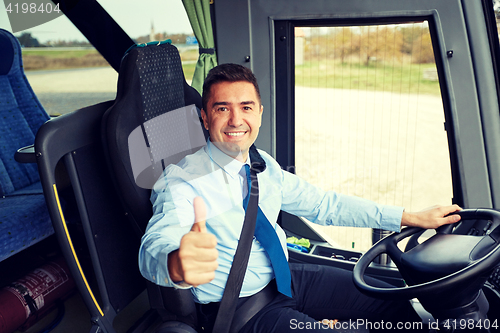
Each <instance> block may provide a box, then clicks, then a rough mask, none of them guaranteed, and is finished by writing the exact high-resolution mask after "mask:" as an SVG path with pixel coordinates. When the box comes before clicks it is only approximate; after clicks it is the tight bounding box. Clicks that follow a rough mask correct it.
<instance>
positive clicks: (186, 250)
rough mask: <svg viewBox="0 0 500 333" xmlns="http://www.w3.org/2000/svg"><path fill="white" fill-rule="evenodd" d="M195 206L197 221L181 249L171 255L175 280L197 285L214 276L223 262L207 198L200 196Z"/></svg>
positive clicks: (183, 240) (172, 272) (206, 281)
mask: <svg viewBox="0 0 500 333" xmlns="http://www.w3.org/2000/svg"><path fill="white" fill-rule="evenodd" d="M193 207H194V216H195V221H194V224H193V226H192V227H191V231H190V232H188V233H187V234H185V235H184V236H183V237H182V239H181V244H180V247H179V249H178V250H176V251H173V252H171V253H170V254H169V255H168V270H169V273H170V278H171V279H172V281H174V282H180V281H184V282H185V283H187V284H190V285H192V286H194V287H197V286H199V285H200V284H205V283H208V282H210V281H212V280H213V279H214V277H215V270H216V269H217V267H218V266H219V264H218V263H217V257H218V251H217V249H216V245H217V238H216V237H215V236H214V235H213V234H211V233H208V232H207V227H206V215H207V214H206V206H205V202H204V201H203V199H202V198H201V197H196V198H195V199H194V201H193Z"/></svg>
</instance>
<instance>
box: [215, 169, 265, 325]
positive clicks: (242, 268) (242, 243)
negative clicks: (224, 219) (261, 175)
mask: <svg viewBox="0 0 500 333" xmlns="http://www.w3.org/2000/svg"><path fill="white" fill-rule="evenodd" d="M250 179H251V180H252V183H251V184H252V186H250V192H249V193H248V195H249V200H248V207H247V210H246V213H245V220H244V222H243V228H242V229H241V235H240V240H239V242H238V246H237V247H236V253H235V255H234V258H233V265H232V266H231V269H230V271H229V276H228V278H227V282H226V287H225V289H224V294H223V295H222V300H221V303H220V307H219V311H218V312H217V317H216V319H215V324H214V328H213V332H217V333H228V332H229V329H230V327H231V323H232V322H233V317H234V313H235V310H236V305H237V303H238V299H239V296H240V291H241V286H242V285H243V278H244V277H245V273H246V270H247V265H248V259H249V257H250V249H251V248H252V242H253V235H254V232H255V223H256V221H257V209H258V204H259V185H258V181H257V173H256V171H255V170H254V169H253V168H250Z"/></svg>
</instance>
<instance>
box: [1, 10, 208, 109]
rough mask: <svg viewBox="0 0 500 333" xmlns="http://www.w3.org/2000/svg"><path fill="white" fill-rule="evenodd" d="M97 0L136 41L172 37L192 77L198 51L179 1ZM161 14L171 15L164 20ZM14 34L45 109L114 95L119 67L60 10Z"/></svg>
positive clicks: (75, 105) (69, 106) (4, 23)
mask: <svg viewBox="0 0 500 333" xmlns="http://www.w3.org/2000/svg"><path fill="white" fill-rule="evenodd" d="M99 4H100V5H101V6H102V7H103V8H104V9H105V10H106V11H107V12H108V14H109V15H111V17H113V19H114V20H115V21H116V22H117V23H118V24H119V25H120V26H121V27H122V29H123V30H124V31H125V32H126V33H127V34H128V35H129V36H130V37H131V38H132V39H133V40H134V41H135V42H136V43H147V42H150V41H156V40H165V39H171V40H172V43H173V44H174V45H175V46H177V48H178V49H179V53H180V55H181V59H182V61H183V69H184V74H185V77H186V81H187V82H188V83H190V82H191V80H192V77H193V73H194V69H195V66H196V60H197V59H198V55H199V51H198V45H197V41H196V39H195V38H194V34H193V32H192V29H191V26H190V23H189V20H188V18H187V14H186V12H185V10H184V7H183V5H182V3H181V2H178V3H177V2H175V3H173V2H172V3H171V2H168V3H167V2H164V1H159V0H155V1H148V3H147V4H145V3H139V2H135V1H130V0H124V1H120V2H116V1H113V0H99ZM123 8H127V10H126V11H124V10H123ZM165 14H173V15H174V16H175V19H172V20H165ZM0 18H1V19H0V22H1V23H0V27H2V28H4V29H7V30H9V31H12V30H11V27H10V25H9V24H8V22H9V21H8V20H9V19H8V17H7V14H6V13H5V12H3V13H0ZM15 36H16V37H17V38H18V40H19V41H20V43H21V45H22V55H23V62H24V69H25V73H26V76H27V78H28V81H29V82H30V85H31V86H32V88H33V91H34V92H35V94H36V95H37V97H38V98H39V100H40V102H41V103H42V105H43V106H44V108H45V110H46V111H47V113H48V114H49V115H51V116H58V115H61V114H64V113H68V112H71V111H74V110H77V109H79V108H82V107H86V106H89V105H93V104H97V103H100V102H103V101H108V100H113V99H114V98H115V96H116V89H117V80H118V73H117V72H116V71H115V70H114V69H113V68H112V67H111V66H110V65H109V64H108V63H107V61H106V60H105V59H104V58H103V57H102V56H101V55H100V53H99V52H98V50H96V49H95V48H94V47H93V46H92V45H91V44H90V43H89V42H88V41H87V39H86V38H85V36H84V35H82V34H81V33H80V32H79V30H78V29H77V28H76V27H75V26H74V25H73V24H72V23H71V21H70V20H69V19H68V18H67V17H66V16H65V15H62V16H60V17H58V18H56V19H54V20H52V21H49V22H46V23H43V24H41V25H39V26H35V27H33V28H30V29H28V30H24V31H20V32H16V33H15Z"/></svg>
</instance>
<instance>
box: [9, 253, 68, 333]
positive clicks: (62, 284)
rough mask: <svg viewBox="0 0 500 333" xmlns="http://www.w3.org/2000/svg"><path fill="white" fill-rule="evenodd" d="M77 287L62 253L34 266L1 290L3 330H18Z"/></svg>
mask: <svg viewBox="0 0 500 333" xmlns="http://www.w3.org/2000/svg"><path fill="white" fill-rule="evenodd" d="M74 288H75V282H74V281H73V279H72V277H71V275H70V273H69V268H68V266H67V265H66V262H65V261H64V259H63V258H62V257H60V258H58V259H55V260H53V261H50V262H48V263H46V264H45V265H43V266H41V267H39V268H36V269H34V270H33V271H31V272H30V273H28V274H27V275H26V276H24V277H22V278H20V279H19V280H17V281H15V282H13V283H11V284H10V285H9V286H7V287H5V288H3V289H2V290H0V333H11V332H13V331H15V330H16V329H17V328H19V327H20V326H21V325H23V324H24V323H25V322H26V321H27V320H28V319H29V318H30V317H32V316H35V315H37V314H40V313H41V312H45V311H44V310H47V309H48V308H49V307H52V306H53V305H54V303H55V301H57V300H58V299H62V298H64V297H66V296H68V295H69V294H70V293H71V292H72V291H73V290H74Z"/></svg>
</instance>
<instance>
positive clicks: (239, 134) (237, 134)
mask: <svg viewBox="0 0 500 333" xmlns="http://www.w3.org/2000/svg"><path fill="white" fill-rule="evenodd" d="M226 134H227V135H229V136H242V135H243V134H245V132H226Z"/></svg>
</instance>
